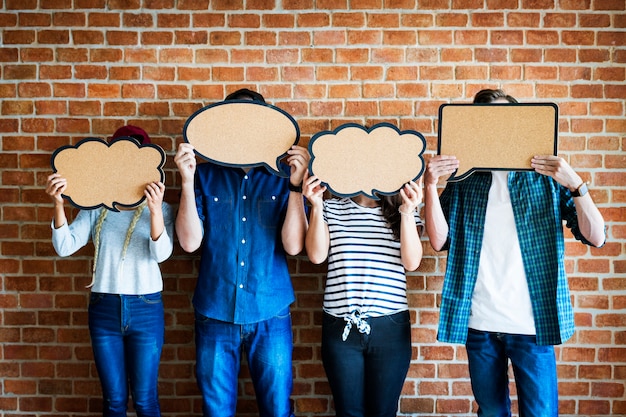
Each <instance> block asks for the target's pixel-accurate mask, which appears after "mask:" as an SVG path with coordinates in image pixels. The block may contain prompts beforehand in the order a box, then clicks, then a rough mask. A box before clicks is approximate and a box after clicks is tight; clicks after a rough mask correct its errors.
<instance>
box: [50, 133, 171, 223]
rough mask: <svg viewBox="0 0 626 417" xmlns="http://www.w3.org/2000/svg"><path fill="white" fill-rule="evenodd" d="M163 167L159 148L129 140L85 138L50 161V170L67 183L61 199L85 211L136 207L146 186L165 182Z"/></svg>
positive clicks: (61, 149)
mask: <svg viewBox="0 0 626 417" xmlns="http://www.w3.org/2000/svg"><path fill="white" fill-rule="evenodd" d="M164 164H165V152H163V149H161V147H159V146H157V145H153V144H147V145H139V142H137V141H136V140H135V139H133V138H129V137H124V138H119V139H116V140H115V141H114V142H113V143H107V142H105V141H104V140H102V139H98V138H86V139H83V140H81V141H80V142H78V143H77V144H76V146H72V145H69V146H62V147H60V148H58V149H57V150H56V151H55V152H54V153H53V154H52V159H51V165H52V170H53V171H54V172H56V173H58V174H60V175H61V177H63V178H65V179H67V188H66V189H65V191H64V193H63V197H64V198H66V199H67V200H68V201H69V202H70V203H71V204H72V205H73V206H75V207H78V208H80V209H85V210H90V209H95V208H98V207H102V206H104V207H106V208H107V209H109V210H113V211H119V209H121V208H133V207H136V206H138V205H139V204H141V203H142V202H143V200H144V199H145V196H144V189H145V188H146V185H147V184H148V183H150V182H158V181H161V182H164V181H165V173H164V171H163V165H164Z"/></svg>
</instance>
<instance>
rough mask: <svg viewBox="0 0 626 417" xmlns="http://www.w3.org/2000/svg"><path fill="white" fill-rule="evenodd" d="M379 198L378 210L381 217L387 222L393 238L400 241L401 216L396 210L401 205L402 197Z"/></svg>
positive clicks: (380, 196)
mask: <svg viewBox="0 0 626 417" xmlns="http://www.w3.org/2000/svg"><path fill="white" fill-rule="evenodd" d="M377 197H378V198H380V208H381V210H382V212H383V217H384V218H385V220H387V224H388V225H389V228H390V229H391V231H392V232H393V237H394V238H396V240H400V222H401V220H402V219H401V216H400V212H399V211H398V209H399V208H400V205H401V204H402V196H400V194H394V195H389V196H386V195H378V196H377Z"/></svg>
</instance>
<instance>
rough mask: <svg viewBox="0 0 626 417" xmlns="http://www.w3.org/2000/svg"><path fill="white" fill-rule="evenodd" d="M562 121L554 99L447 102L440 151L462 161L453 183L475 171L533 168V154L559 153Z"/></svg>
mask: <svg viewBox="0 0 626 417" xmlns="http://www.w3.org/2000/svg"><path fill="white" fill-rule="evenodd" d="M558 119H559V118H558V107H557V105H556V104H554V103H489V104H483V103H480V104H443V105H441V106H440V107H439V133H438V143H437V154H438V155H453V156H456V158H457V159H458V160H459V168H458V169H457V171H456V172H455V173H453V174H452V175H451V176H450V178H448V181H460V180H463V179H465V178H467V177H468V176H470V175H471V174H472V173H473V172H475V171H494V170H495V171H498V170H499V171H532V170H533V168H531V166H530V160H531V159H532V157H533V156H535V155H556V154H557V150H558V149H557V148H558V146H557V142H558V129H559V126H558Z"/></svg>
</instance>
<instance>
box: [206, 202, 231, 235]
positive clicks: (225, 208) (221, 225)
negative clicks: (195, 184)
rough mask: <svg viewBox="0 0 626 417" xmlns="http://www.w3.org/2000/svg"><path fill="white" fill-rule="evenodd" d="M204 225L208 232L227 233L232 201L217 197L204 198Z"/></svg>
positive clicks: (229, 225)
mask: <svg viewBox="0 0 626 417" xmlns="http://www.w3.org/2000/svg"><path fill="white" fill-rule="evenodd" d="M204 207H205V210H206V212H205V213H204V215H205V219H206V220H205V223H206V227H207V229H209V230H219V231H227V230H229V229H230V228H231V223H232V215H233V210H234V207H233V200H232V199H231V198H222V197H218V196H212V195H209V196H206V197H205V204H204Z"/></svg>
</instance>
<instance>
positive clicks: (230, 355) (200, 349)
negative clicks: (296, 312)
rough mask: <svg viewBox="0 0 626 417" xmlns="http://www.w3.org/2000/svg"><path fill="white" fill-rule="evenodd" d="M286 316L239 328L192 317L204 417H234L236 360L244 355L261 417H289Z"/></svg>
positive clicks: (289, 348)
mask: <svg viewBox="0 0 626 417" xmlns="http://www.w3.org/2000/svg"><path fill="white" fill-rule="evenodd" d="M292 350H293V337H292V332H291V315H290V313H289V308H285V309H284V310H283V311H281V312H280V313H279V315H277V316H275V317H273V318H271V319H269V320H265V321H261V322H259V323H253V324H245V325H238V324H233V323H227V322H223V321H219V320H214V319H210V318H208V317H205V316H203V315H202V314H200V313H198V312H197V311H196V378H197V381H198V387H199V388H200V391H201V393H202V412H203V414H204V416H206V417H218V416H228V417H231V416H234V415H235V411H236V406H237V385H238V377H239V370H240V367H241V354H242V352H245V353H247V360H248V368H249V370H250V377H251V378H252V383H253V385H254V391H255V393H256V399H257V404H258V407H259V415H260V416H261V417H270V416H272V417H288V416H292V415H293V414H292V412H291V403H290V400H289V396H290V395H291V391H292V387H293V376H292V371H291V366H292V364H291V355H292Z"/></svg>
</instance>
